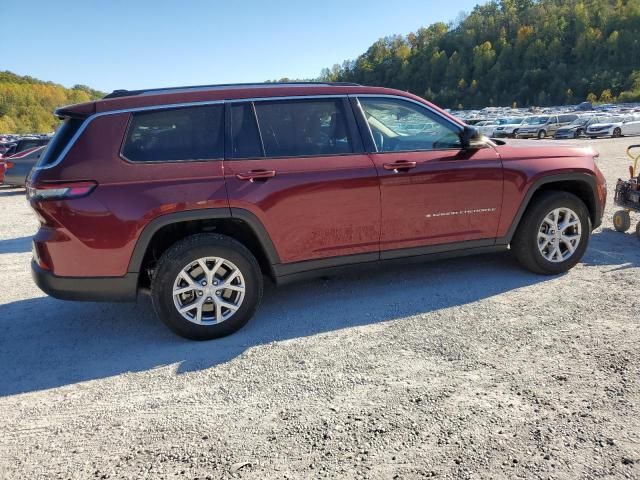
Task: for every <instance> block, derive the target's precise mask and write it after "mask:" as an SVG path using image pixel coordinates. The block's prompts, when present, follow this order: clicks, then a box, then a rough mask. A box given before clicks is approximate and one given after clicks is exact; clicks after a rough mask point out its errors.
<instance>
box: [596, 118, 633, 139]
mask: <svg viewBox="0 0 640 480" xmlns="http://www.w3.org/2000/svg"><path fill="white" fill-rule="evenodd" d="M623 135H625V136H626V135H640V116H638V115H627V116H624V117H608V118H603V119H601V120H600V122H599V123H594V124H593V125H589V127H588V128H587V136H589V137H591V138H596V137H621V136H623Z"/></svg>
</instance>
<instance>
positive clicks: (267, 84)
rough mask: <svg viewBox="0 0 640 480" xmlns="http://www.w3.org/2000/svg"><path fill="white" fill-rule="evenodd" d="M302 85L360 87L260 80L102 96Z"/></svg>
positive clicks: (116, 91)
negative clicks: (257, 81) (259, 81)
mask: <svg viewBox="0 0 640 480" xmlns="http://www.w3.org/2000/svg"><path fill="white" fill-rule="evenodd" d="M296 86H300V87H304V86H327V87H329V86H333V87H335V86H337V87H360V86H361V85H360V84H359V83H352V82H262V83H222V84H215V85H190V86H185V87H168V88H147V89H144V90H124V89H121V90H114V91H113V92H111V93H109V94H108V95H105V96H104V97H102V98H119V97H133V96H136V95H144V94H149V93H165V92H166V93H170V92H175V91H178V90H218V89H220V90H222V89H231V88H242V87H267V88H268V87H296Z"/></svg>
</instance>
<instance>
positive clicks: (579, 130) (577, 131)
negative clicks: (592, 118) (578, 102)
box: [573, 128, 582, 138]
mask: <svg viewBox="0 0 640 480" xmlns="http://www.w3.org/2000/svg"><path fill="white" fill-rule="evenodd" d="M581 136H582V130H581V129H579V128H578V129H577V130H576V131H575V133H574V134H573V138H580V137H581Z"/></svg>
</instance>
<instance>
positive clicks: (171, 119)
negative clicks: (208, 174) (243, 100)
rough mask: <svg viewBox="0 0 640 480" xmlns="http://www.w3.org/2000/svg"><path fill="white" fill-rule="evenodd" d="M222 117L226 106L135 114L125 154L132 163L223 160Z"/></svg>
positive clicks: (123, 151)
mask: <svg viewBox="0 0 640 480" xmlns="http://www.w3.org/2000/svg"><path fill="white" fill-rule="evenodd" d="M223 118H224V107H223V105H211V106H203V107H188V108H174V109H168V110H157V111H152V112H138V113H133V114H132V117H131V121H130V124H129V129H128V131H127V138H126V139H125V142H124V147H123V149H122V155H123V156H124V157H126V159H127V160H129V161H131V162H172V161H184V160H206V159H218V158H223V157H224V121H223Z"/></svg>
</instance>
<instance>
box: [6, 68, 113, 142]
mask: <svg viewBox="0 0 640 480" xmlns="http://www.w3.org/2000/svg"><path fill="white" fill-rule="evenodd" d="M102 96H104V94H103V93H101V92H98V91H96V90H93V89H91V88H89V87H86V86H84V85H76V86H74V87H73V88H64V87H63V86H61V85H57V84H55V83H52V82H43V81H41V80H37V79H35V78H31V77H21V76H19V75H15V74H13V73H11V72H0V133H46V132H52V131H53V130H55V128H56V127H57V125H58V120H57V119H56V118H55V117H54V116H53V111H54V110H55V109H56V108H57V107H60V106H62V105H68V104H70V103H80V102H87V101H89V100H92V99H95V98H100V97H102Z"/></svg>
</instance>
